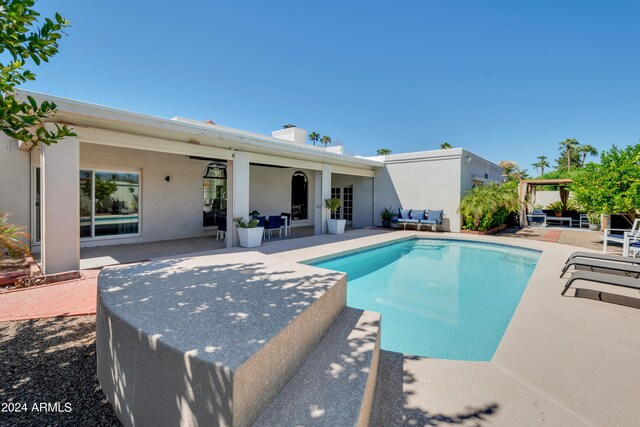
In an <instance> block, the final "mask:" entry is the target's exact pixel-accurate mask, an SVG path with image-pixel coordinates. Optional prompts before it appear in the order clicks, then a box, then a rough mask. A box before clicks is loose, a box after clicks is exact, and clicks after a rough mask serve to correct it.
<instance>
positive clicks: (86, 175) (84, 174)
mask: <svg viewBox="0 0 640 427" xmlns="http://www.w3.org/2000/svg"><path fill="white" fill-rule="evenodd" d="M92 192H93V172H91V171H80V237H92V229H91V225H92V222H91V217H92V210H93V204H92V201H91V200H92V197H91V193H92Z"/></svg>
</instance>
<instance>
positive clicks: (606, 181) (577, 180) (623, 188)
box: [571, 144, 640, 224]
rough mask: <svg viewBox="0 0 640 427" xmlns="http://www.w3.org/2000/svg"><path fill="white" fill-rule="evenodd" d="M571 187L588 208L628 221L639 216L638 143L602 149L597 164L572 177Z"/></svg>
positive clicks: (594, 211) (639, 147) (639, 160)
mask: <svg viewBox="0 0 640 427" xmlns="http://www.w3.org/2000/svg"><path fill="white" fill-rule="evenodd" d="M571 191H572V192H573V194H574V196H575V198H576V201H577V202H578V204H579V205H581V206H583V207H584V208H585V209H586V210H587V211H588V212H593V213H608V214H619V215H622V216H623V217H624V218H625V219H626V220H627V221H628V222H629V223H630V224H631V223H632V222H633V220H634V219H636V218H638V217H639V216H640V144H636V145H634V146H628V147H627V148H625V149H619V148H618V147H616V146H615V145H614V146H613V147H611V149H610V150H609V151H604V152H603V153H602V154H601V156H600V163H599V164H596V163H589V164H588V165H585V167H584V169H583V170H582V173H581V174H578V175H576V176H575V177H574V178H573V184H572V185H571Z"/></svg>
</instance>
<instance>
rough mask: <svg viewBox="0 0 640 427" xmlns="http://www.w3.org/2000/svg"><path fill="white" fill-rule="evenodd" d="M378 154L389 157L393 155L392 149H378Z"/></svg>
mask: <svg viewBox="0 0 640 427" xmlns="http://www.w3.org/2000/svg"><path fill="white" fill-rule="evenodd" d="M376 154H378V156H388V155H389V154H391V149H389V148H378V150H377V151H376Z"/></svg>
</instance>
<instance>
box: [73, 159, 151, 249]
mask: <svg viewBox="0 0 640 427" xmlns="http://www.w3.org/2000/svg"><path fill="white" fill-rule="evenodd" d="M139 184H140V174H137V173H122V172H97V171H96V172H94V171H84V170H83V171H80V236H81V237H98V236H114V235H120V234H136V233H138V231H139V224H140V215H139V198H140V188H139Z"/></svg>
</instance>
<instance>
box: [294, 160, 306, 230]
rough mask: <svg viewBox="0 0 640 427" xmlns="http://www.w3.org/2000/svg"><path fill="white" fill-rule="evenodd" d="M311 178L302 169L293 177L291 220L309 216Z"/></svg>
mask: <svg viewBox="0 0 640 427" xmlns="http://www.w3.org/2000/svg"><path fill="white" fill-rule="evenodd" d="M308 204H309V180H308V179H307V175H305V173H304V172H302V171H295V172H294V173H293V176H292V177H291V220H299V219H308V218H309V213H308V211H309V209H308Z"/></svg>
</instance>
